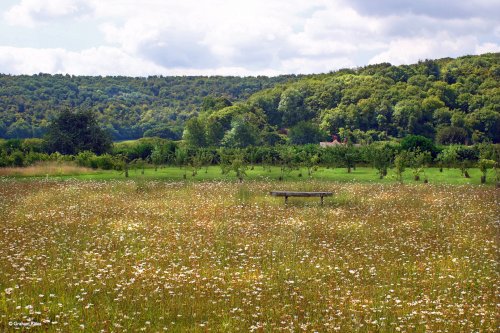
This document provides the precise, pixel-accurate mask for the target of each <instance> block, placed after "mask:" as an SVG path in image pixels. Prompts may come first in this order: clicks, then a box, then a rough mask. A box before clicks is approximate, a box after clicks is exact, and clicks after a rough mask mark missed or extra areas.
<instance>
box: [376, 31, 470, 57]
mask: <svg viewBox="0 0 500 333" xmlns="http://www.w3.org/2000/svg"><path fill="white" fill-rule="evenodd" d="M475 45H477V40H476V38H475V37H473V36H463V37H459V38H455V37H451V36H449V35H448V34H447V33H440V34H438V35H436V36H433V37H413V38H399V39H396V40H393V41H391V42H389V44H388V45H387V47H386V50H384V51H383V52H381V53H379V54H377V55H376V56H374V57H373V58H372V59H371V60H370V61H369V63H370V64H377V63H381V62H390V63H391V64H394V65H399V64H409V63H414V62H417V61H418V60H424V59H430V58H443V57H450V56H451V57H453V56H455V57H456V56H460V55H465V54H472V53H475V52H474V46H475Z"/></svg>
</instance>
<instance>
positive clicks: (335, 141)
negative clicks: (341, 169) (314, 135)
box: [319, 135, 347, 148]
mask: <svg viewBox="0 0 500 333" xmlns="http://www.w3.org/2000/svg"><path fill="white" fill-rule="evenodd" d="M346 144H347V138H346V139H344V142H340V141H339V140H338V137H337V136H336V135H332V142H330V141H324V142H320V143H319V145H320V147H322V148H327V147H335V146H339V145H340V146H344V145H346Z"/></svg>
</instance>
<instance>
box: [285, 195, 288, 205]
mask: <svg viewBox="0 0 500 333" xmlns="http://www.w3.org/2000/svg"><path fill="white" fill-rule="evenodd" d="M287 203H288V197H287V196H286V195H285V205H286V204H287Z"/></svg>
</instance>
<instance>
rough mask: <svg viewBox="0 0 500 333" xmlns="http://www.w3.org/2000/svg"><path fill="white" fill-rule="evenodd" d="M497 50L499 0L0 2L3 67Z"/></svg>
mask: <svg viewBox="0 0 500 333" xmlns="http://www.w3.org/2000/svg"><path fill="white" fill-rule="evenodd" d="M487 52H500V1H499V0H378V1H375V0H0V73H5V74H35V73H51V74H73V75H103V76H105V75H126V76H149V75H164V76H166V75H235V76H248V75H252V76H254V75H271V76H272V75H279V74H309V73H326V72H330V71H334V70H338V69H341V68H352V67H357V66H365V65H368V64H376V63H381V62H390V63H391V64H393V65H400V64H411V63H415V62H417V61H418V60H424V59H436V58H443V57H458V56H462V55H471V54H483V53H487Z"/></svg>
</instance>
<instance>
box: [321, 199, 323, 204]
mask: <svg viewBox="0 0 500 333" xmlns="http://www.w3.org/2000/svg"><path fill="white" fill-rule="evenodd" d="M321 206H323V197H321Z"/></svg>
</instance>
